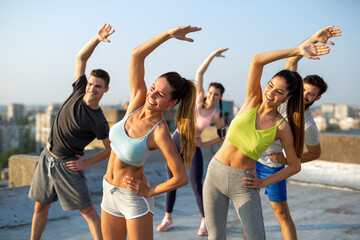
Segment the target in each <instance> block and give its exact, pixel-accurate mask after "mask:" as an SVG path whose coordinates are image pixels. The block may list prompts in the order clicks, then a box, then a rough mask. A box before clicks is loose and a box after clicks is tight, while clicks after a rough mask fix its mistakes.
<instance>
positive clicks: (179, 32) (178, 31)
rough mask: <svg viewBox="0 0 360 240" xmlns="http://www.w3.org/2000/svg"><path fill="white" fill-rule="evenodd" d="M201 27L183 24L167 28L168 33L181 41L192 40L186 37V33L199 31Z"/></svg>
mask: <svg viewBox="0 0 360 240" xmlns="http://www.w3.org/2000/svg"><path fill="white" fill-rule="evenodd" d="M200 30H201V28H198V27H192V26H191V25H188V26H185V27H175V28H171V29H169V30H168V33H169V35H170V36H171V37H172V38H176V39H179V40H183V41H188V42H193V41H194V39H192V38H187V37H186V34H188V33H192V32H197V31H200Z"/></svg>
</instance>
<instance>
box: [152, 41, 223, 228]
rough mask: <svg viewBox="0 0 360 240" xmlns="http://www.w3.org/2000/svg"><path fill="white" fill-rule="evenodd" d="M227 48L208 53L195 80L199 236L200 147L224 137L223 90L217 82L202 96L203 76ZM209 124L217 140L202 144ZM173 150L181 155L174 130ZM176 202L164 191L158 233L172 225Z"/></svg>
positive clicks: (194, 162) (194, 168)
mask: <svg viewBox="0 0 360 240" xmlns="http://www.w3.org/2000/svg"><path fill="white" fill-rule="evenodd" d="M226 50H228V48H221V49H219V50H216V51H215V52H213V53H211V54H210V55H209V56H208V58H207V59H206V60H205V61H204V62H203V63H202V64H201V66H200V67H199V69H198V71H197V73H196V78H195V85H196V107H195V115H196V118H195V128H196V153H195V155H194V157H193V158H192V160H191V168H190V182H191V185H192V188H193V190H194V193H195V197H196V201H197V204H198V207H199V210H200V213H201V216H202V220H201V223H200V228H199V231H198V235H207V228H206V224H205V216H204V208H203V198H202V186H203V183H202V179H203V170H204V169H203V155H202V152H201V148H202V147H207V146H212V145H215V144H218V143H220V142H222V137H224V135H225V134H224V130H225V128H224V126H225V123H224V119H223V117H222V101H221V99H222V95H223V93H224V91H225V89H224V87H223V86H222V85H221V84H220V83H216V82H213V83H210V86H209V89H208V92H207V96H206V97H205V91H204V88H203V75H204V73H205V71H206V70H207V68H208V66H209V64H210V63H211V61H212V60H213V58H214V57H224V56H223V55H221V54H222V53H223V52H225V51H226ZM217 102H219V105H220V110H221V112H219V111H218V110H217V109H216V104H217ZM210 124H215V126H216V128H217V129H218V134H219V137H217V138H214V139H212V140H210V141H207V142H202V140H201V137H200V135H201V132H202V131H203V130H204V129H205V128H207V127H208V126H209V125H210ZM172 138H173V140H174V142H175V145H176V148H177V150H178V151H179V152H181V147H180V138H179V133H178V131H177V130H176V131H175V132H174V134H173V136H172ZM166 170H167V171H166V172H167V177H168V178H171V177H172V173H171V171H170V169H169V168H168V167H166ZM175 199H176V190H173V191H170V192H167V193H166V194H165V216H164V218H163V220H162V222H161V224H160V225H159V226H158V227H157V230H158V231H166V230H168V229H170V228H171V227H172V226H173V220H172V211H173V207H174V204H175Z"/></svg>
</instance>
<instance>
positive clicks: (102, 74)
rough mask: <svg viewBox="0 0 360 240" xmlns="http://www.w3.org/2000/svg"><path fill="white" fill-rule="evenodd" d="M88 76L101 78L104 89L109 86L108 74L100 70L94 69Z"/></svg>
mask: <svg viewBox="0 0 360 240" xmlns="http://www.w3.org/2000/svg"><path fill="white" fill-rule="evenodd" d="M90 76H94V77H98V78H101V79H102V80H104V81H105V87H107V86H109V84H110V76H109V74H108V73H107V72H106V71H104V70H102V69H94V70H92V71H91V73H90Z"/></svg>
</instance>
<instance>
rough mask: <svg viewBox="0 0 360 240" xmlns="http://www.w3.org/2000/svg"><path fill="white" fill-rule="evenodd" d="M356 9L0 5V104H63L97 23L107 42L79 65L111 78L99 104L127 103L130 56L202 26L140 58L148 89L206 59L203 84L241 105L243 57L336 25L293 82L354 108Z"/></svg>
mask: <svg viewBox="0 0 360 240" xmlns="http://www.w3.org/2000/svg"><path fill="white" fill-rule="evenodd" d="M359 13H360V1H358V0H319V1H310V0H302V1H291V0H253V1H242V0H233V1H227V0H223V1H213V0H197V1H194V0H191V1H189V0H182V1H172V0H168V1H165V0H162V1H156V0H152V1H148V0H132V1H120V0H117V1H116V0H113V1H111V0H108V1H106V0H105V1H93V0H86V1H85V0H76V1H74V0H61V1H49V0H46V1H34V0H11V1H9V0H0V30H1V34H0V71H1V78H0V81H1V85H0V86H1V87H0V105H6V104H9V103H24V104H26V105H33V104H42V105H47V104H50V103H62V102H63V101H64V100H65V99H66V98H67V97H68V96H69V95H70V93H71V91H72V86H71V85H72V83H73V81H74V67H75V58H76V54H77V52H78V51H79V50H80V49H81V47H82V46H83V45H84V44H85V43H86V42H87V41H88V40H90V39H91V38H92V37H93V36H94V35H95V34H96V32H97V30H98V29H99V28H100V27H101V26H102V25H103V24H104V23H107V24H111V26H113V28H114V29H115V33H114V34H113V35H111V36H110V37H109V40H110V41H111V43H100V44H99V46H98V47H97V48H96V49H95V51H94V53H93V55H92V56H91V58H90V59H89V61H88V64H87V69H86V74H87V75H89V74H90V71H91V70H92V69H95V68H101V69H104V70H106V71H107V72H108V73H109V74H110V78H111V80H110V90H109V92H108V93H106V94H105V95H104V97H103V99H102V101H101V105H116V104H123V103H124V102H126V101H128V100H129V93H130V88H129V82H128V81H129V80H128V74H129V61H130V56H131V51H132V49H133V48H135V47H136V46H138V45H140V44H142V43H143V42H145V41H147V40H148V39H150V38H152V37H154V36H156V35H158V34H160V33H162V32H163V31H165V30H167V29H169V28H173V27H176V26H185V25H193V26H198V27H201V28H202V30H201V31H200V32H196V33H191V34H189V35H188V37H191V38H193V39H194V42H193V43H189V42H185V41H179V40H176V39H170V40H169V41H167V42H165V43H164V44H162V45H161V46H160V47H158V48H157V49H156V50H155V51H154V52H153V53H152V54H151V55H149V56H148V57H147V59H146V64H145V80H146V83H147V86H148V87H149V86H150V85H151V84H152V83H153V81H154V80H156V78H157V77H158V76H160V75H161V74H162V73H165V72H168V71H177V72H179V73H180V74H181V75H182V76H183V77H185V78H187V79H194V77H195V73H196V70H197V68H198V67H199V66H200V64H201V63H202V62H203V61H204V60H205V58H206V57H207V56H208V55H209V54H210V53H211V52H213V51H215V50H217V49H219V48H226V47H228V48H230V49H229V50H228V51H227V52H225V53H224V55H225V58H215V59H214V60H213V61H212V63H211V64H210V66H209V68H208V70H207V72H206V73H205V75H204V88H207V86H208V84H209V83H210V82H213V81H217V82H221V83H222V84H223V85H224V86H225V93H224V97H223V99H224V100H232V101H234V103H235V104H236V105H241V104H242V103H243V101H244V99H245V93H246V79H247V74H248V70H249V66H250V62H251V59H252V57H253V56H254V55H255V54H257V53H261V52H266V51H270V50H278V49H287V48H293V47H296V45H298V44H299V43H300V42H302V41H303V40H305V39H306V38H308V37H309V36H311V35H312V34H313V33H315V32H316V31H318V30H319V29H321V28H324V27H327V26H330V25H335V27H338V28H340V29H341V31H342V36H341V37H338V38H333V39H331V40H332V41H333V42H335V46H330V49H331V50H330V54H328V55H326V56H321V57H320V60H310V59H305V58H303V59H302V60H301V61H300V62H299V68H298V71H299V73H300V74H301V75H302V76H303V77H305V76H306V75H309V74H318V75H319V76H322V77H323V78H324V80H325V81H326V82H327V83H328V85H329V89H328V91H327V92H326V93H325V94H324V95H323V96H322V98H321V100H320V101H319V102H318V104H323V103H345V104H349V105H351V106H360V93H359V91H360V74H359V72H357V70H359V68H360V57H359V56H360V48H359V43H358V42H359V39H360V26H359V25H360V14H359ZM284 63H285V60H280V61H277V62H274V63H271V64H269V65H267V66H266V67H265V68H264V73H263V78H262V82H261V83H262V86H265V85H266V83H267V82H268V81H269V80H270V79H271V77H272V76H273V75H274V74H275V73H276V72H278V71H280V70H281V69H282V68H283V66H284Z"/></svg>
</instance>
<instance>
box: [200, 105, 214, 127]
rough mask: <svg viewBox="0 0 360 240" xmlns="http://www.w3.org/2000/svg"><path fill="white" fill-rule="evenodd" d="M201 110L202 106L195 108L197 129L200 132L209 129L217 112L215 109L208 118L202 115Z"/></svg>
mask: <svg viewBox="0 0 360 240" xmlns="http://www.w3.org/2000/svg"><path fill="white" fill-rule="evenodd" d="M200 108H201V105H200V104H199V105H196V107H195V116H196V118H195V128H196V130H198V131H200V132H201V131H203V130H204V129H205V128H207V127H208V126H209V125H210V124H211V119H212V117H213V116H214V114H215V112H216V108H215V109H214V111H213V112H212V113H211V114H210V115H209V116H207V117H203V116H201V115H200Z"/></svg>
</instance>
